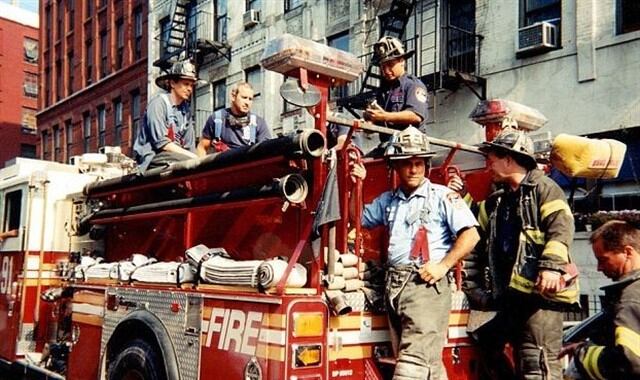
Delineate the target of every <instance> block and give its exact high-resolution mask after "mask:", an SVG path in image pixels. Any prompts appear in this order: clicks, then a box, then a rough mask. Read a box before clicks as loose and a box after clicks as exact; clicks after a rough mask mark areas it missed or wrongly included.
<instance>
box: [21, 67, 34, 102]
mask: <svg viewBox="0 0 640 380" xmlns="http://www.w3.org/2000/svg"><path fill="white" fill-rule="evenodd" d="M22 94H23V95H24V97H26V98H32V99H37V98H38V74H36V73H32V72H29V71H25V72H24V82H23V84H22Z"/></svg>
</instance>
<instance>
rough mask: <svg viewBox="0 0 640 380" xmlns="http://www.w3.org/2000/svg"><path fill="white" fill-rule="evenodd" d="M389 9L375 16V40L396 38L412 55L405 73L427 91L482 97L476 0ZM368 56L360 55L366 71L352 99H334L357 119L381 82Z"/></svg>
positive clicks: (425, 0) (396, 3)
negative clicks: (466, 92)
mask: <svg viewBox="0 0 640 380" xmlns="http://www.w3.org/2000/svg"><path fill="white" fill-rule="evenodd" d="M388 9H389V11H388V12H386V13H385V14H384V15H381V16H379V20H380V23H379V25H380V34H379V37H382V36H392V37H396V38H399V39H400V40H402V41H403V42H404V44H405V47H406V48H407V50H415V51H416V54H415V56H414V57H412V58H410V59H409V60H408V61H407V71H408V72H409V73H411V74H413V75H415V76H417V77H419V78H420V79H421V80H422V81H423V82H424V83H425V84H426V86H427V88H428V89H429V91H430V92H436V91H438V90H443V89H444V90H449V91H457V90H458V89H460V88H461V87H463V86H464V87H466V88H468V89H469V90H471V91H472V92H473V93H474V94H475V95H476V96H477V97H478V98H480V99H484V98H486V80H485V79H484V78H482V77H480V76H479V75H478V67H479V57H480V43H481V41H482V36H480V35H478V34H476V33H475V0H441V1H439V0H392V1H391V3H390V6H389V8H388ZM411 21H413V22H411ZM407 33H410V34H413V35H412V36H407ZM372 55H373V53H372V52H369V53H367V54H365V55H363V56H361V57H360V58H361V59H362V60H363V63H364V64H365V67H367V71H366V73H365V74H364V76H363V79H362V81H361V82H360V83H359V88H352V93H354V95H351V96H348V97H344V98H341V99H338V101H337V105H338V106H340V107H342V108H343V109H345V110H347V111H349V112H350V113H351V114H353V115H354V116H356V117H360V115H359V114H358V112H357V110H362V109H364V108H366V106H367V104H368V102H369V101H370V100H371V99H372V98H373V97H374V90H375V89H376V88H378V86H379V85H380V80H381V79H382V77H381V75H380V71H379V68H378V67H377V66H376V65H374V64H372V63H371V57H372Z"/></svg>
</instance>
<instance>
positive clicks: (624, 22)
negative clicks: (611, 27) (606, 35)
mask: <svg viewBox="0 0 640 380" xmlns="http://www.w3.org/2000/svg"><path fill="white" fill-rule="evenodd" d="M616 29H617V33H618V34H623V33H629V32H633V31H635V30H640V2H638V1H637V0H617V4H616Z"/></svg>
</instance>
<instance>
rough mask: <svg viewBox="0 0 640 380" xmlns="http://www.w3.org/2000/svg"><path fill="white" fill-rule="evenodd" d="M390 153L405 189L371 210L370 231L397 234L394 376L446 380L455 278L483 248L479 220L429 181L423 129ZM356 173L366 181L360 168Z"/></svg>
mask: <svg viewBox="0 0 640 380" xmlns="http://www.w3.org/2000/svg"><path fill="white" fill-rule="evenodd" d="M384 155H385V157H386V158H387V160H388V162H389V165H390V167H391V168H392V169H393V170H394V171H395V172H396V173H397V175H398V178H399V186H398V188H397V189H394V190H393V191H387V192H385V193H383V194H382V195H380V196H378V197H377V198H376V199H374V200H373V202H372V203H371V204H368V205H366V206H365V209H364V212H363V215H362V226H363V227H365V228H374V227H377V226H385V227H386V228H387V231H388V233H389V247H388V261H387V263H386V265H387V268H388V269H387V281H386V285H385V287H386V288H385V289H386V291H385V300H386V305H387V311H388V313H389V321H390V330H391V331H392V337H393V338H394V339H393V341H394V349H396V350H395V351H396V353H397V358H398V360H397V364H396V367H395V373H394V377H393V378H394V379H416V380H417V379H421V380H422V379H438V380H440V379H446V378H447V375H446V371H445V369H444V366H443V363H442V350H443V344H444V342H445V338H446V331H447V325H448V319H449V310H450V309H451V287H450V279H449V276H448V273H449V271H450V269H451V268H452V267H453V266H454V265H455V264H456V263H457V262H458V261H459V260H461V259H462V258H463V257H465V256H466V255H467V254H468V253H469V252H470V251H471V249H473V247H474V246H475V244H476V243H477V241H478V239H479V236H478V232H477V231H476V225H477V223H476V219H475V217H474V216H473V214H472V213H471V211H470V210H469V208H468V206H467V205H466V204H465V202H464V201H463V200H462V199H461V198H460V196H459V195H458V194H457V193H456V192H454V191H452V190H450V189H448V188H447V187H445V186H441V185H437V184H434V183H431V182H430V181H429V179H427V178H426V176H427V175H428V170H429V167H430V160H431V157H432V156H433V155H434V153H433V152H432V151H431V149H430V147H429V141H428V140H427V137H426V136H425V135H424V134H423V133H422V132H420V131H419V130H418V129H417V128H415V127H408V128H406V129H405V130H403V131H402V132H400V133H398V134H396V135H394V136H393V137H392V139H391V141H390V143H389V145H388V147H387V149H386V151H385V154H384ZM352 174H353V175H354V176H356V177H360V178H364V177H365V176H366V172H365V171H364V167H362V165H360V164H356V165H354V170H353V171H352Z"/></svg>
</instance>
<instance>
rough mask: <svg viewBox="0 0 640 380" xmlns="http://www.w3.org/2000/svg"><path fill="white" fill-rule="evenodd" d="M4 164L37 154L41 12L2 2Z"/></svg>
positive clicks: (0, 152) (0, 157)
mask: <svg viewBox="0 0 640 380" xmlns="http://www.w3.org/2000/svg"><path fill="white" fill-rule="evenodd" d="M0 68H1V69H2V72H1V74H0V142H2V144H0V167H3V166H4V164H5V162H6V161H8V160H11V159H13V158H15V157H18V156H21V157H35V155H36V141H37V135H36V112H37V108H38V107H37V106H38V104H37V100H38V99H37V98H38V15H37V14H36V13H33V12H29V11H26V10H23V9H20V8H17V7H14V6H12V5H9V4H5V3H0Z"/></svg>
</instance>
